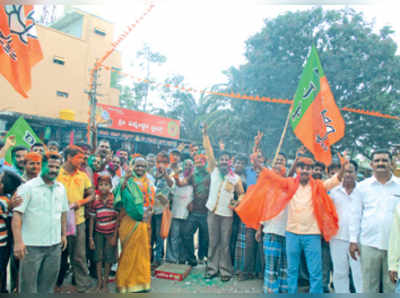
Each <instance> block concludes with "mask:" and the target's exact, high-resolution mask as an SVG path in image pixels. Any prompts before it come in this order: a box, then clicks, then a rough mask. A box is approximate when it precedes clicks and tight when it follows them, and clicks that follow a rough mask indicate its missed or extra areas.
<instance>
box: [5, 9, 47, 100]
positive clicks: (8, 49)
mask: <svg viewBox="0 0 400 298" xmlns="http://www.w3.org/2000/svg"><path fill="white" fill-rule="evenodd" d="M33 12H34V10H33V6H32V5H2V6H0V74H2V75H3V76H4V77H5V78H6V79H7V81H9V82H10V84H11V85H12V86H13V87H14V89H15V90H16V91H17V92H18V93H19V94H21V95H22V96H23V97H25V98H27V97H28V94H27V92H28V91H29V90H30V89H31V69H32V67H33V66H34V65H35V64H36V63H38V62H39V61H40V60H42V59H43V54H42V49H41V48H40V44H39V40H38V38H37V34H36V27H35V20H34V19H33Z"/></svg>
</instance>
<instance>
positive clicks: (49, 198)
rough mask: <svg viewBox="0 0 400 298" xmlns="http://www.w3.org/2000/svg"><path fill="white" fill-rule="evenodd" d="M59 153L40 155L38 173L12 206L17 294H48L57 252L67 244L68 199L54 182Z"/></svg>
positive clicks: (57, 261) (54, 277)
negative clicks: (17, 272) (15, 204)
mask: <svg viewBox="0 0 400 298" xmlns="http://www.w3.org/2000/svg"><path fill="white" fill-rule="evenodd" d="M60 167H61V156H59V155H58V154H55V153H49V154H47V155H46V156H45V157H44V160H43V169H42V173H41V176H39V177H36V178H34V179H32V180H30V181H28V182H27V183H25V184H23V185H22V186H21V187H20V188H19V189H18V191H17V194H18V195H19V196H21V197H22V199H23V203H22V204H21V205H20V206H19V207H17V208H15V209H14V215H13V219H12V231H13V234H14V254H15V256H16V258H18V259H19V260H21V263H20V281H19V284H20V292H21V293H40V294H48V293H52V292H53V289H54V286H55V284H56V281H57V276H58V272H59V270H60V262H61V251H62V250H64V249H65V248H66V246H67V238H66V237H67V236H66V230H67V220H66V218H67V211H68V208H69V207H68V199H67V193H66V191H65V188H64V186H63V185H62V184H61V183H60V182H57V181H55V180H56V178H57V176H58V173H59V170H60Z"/></svg>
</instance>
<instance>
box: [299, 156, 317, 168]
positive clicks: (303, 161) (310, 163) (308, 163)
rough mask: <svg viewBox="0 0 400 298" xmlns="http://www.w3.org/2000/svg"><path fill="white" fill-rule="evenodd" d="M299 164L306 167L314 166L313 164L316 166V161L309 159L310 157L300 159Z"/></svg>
mask: <svg viewBox="0 0 400 298" xmlns="http://www.w3.org/2000/svg"><path fill="white" fill-rule="evenodd" d="M297 163H298V164H299V163H303V164H305V165H310V166H312V165H313V164H314V161H313V160H312V159H311V158H309V157H300V158H299V161H298V162H297Z"/></svg>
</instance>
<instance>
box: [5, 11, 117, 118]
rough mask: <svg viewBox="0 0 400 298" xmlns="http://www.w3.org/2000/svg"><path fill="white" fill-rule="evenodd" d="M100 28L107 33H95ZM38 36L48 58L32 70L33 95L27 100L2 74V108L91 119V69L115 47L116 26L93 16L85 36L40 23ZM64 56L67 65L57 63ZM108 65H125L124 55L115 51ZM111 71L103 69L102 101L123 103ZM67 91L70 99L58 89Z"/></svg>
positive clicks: (87, 17)
mask: <svg viewBox="0 0 400 298" xmlns="http://www.w3.org/2000/svg"><path fill="white" fill-rule="evenodd" d="M95 27H98V28H100V29H102V30H104V31H105V32H106V36H100V35H98V34H95V33H94V28H95ZM37 31H38V37H39V41H40V44H41V47H42V51H43V56H44V59H43V60H42V61H40V62H39V63H38V64H37V65H36V66H35V67H34V68H33V70H32V89H31V90H30V91H29V93H28V94H29V95H30V97H29V98H28V99H24V98H23V97H22V96H21V95H19V94H18V93H17V92H16V91H14V89H13V88H12V86H11V85H10V84H9V83H8V81H6V80H5V79H4V77H2V76H1V75H0V98H1V100H0V111H13V112H19V113H25V114H33V115H38V116H45V117H52V118H59V113H60V111H61V110H64V109H69V110H73V111H74V112H75V121H80V122H87V120H88V113H89V100H88V95H87V94H86V93H85V90H88V89H89V71H90V69H91V68H92V67H93V65H94V63H95V61H96V59H100V58H101V57H102V56H103V55H104V54H105V52H106V51H107V50H108V49H110V48H111V42H112V41H113V39H114V36H113V34H114V25H113V24H110V23H108V22H106V21H104V20H102V19H99V18H97V17H94V16H91V15H85V16H84V22H83V34H82V39H79V38H75V37H72V36H70V35H67V34H65V33H63V32H60V31H57V30H55V29H53V28H49V27H44V26H40V25H37ZM55 56H57V57H61V58H63V59H64V61H65V64H64V65H59V64H55V63H53V58H54V57H55ZM105 64H106V65H108V66H113V67H117V68H120V67H121V55H120V53H118V52H114V53H113V54H112V55H111V56H110V57H109V58H108V59H107V60H106V62H105ZM110 75H111V74H110V71H106V70H102V71H100V72H99V77H100V79H99V81H98V83H99V84H100V85H101V86H100V87H98V93H99V94H101V95H102V96H101V97H100V96H98V97H97V99H98V102H99V103H104V104H109V105H115V106H118V105H119V91H118V90H117V89H114V88H110ZM57 91H61V92H67V93H68V94H69V96H68V98H64V97H60V96H57V94H56V92H57Z"/></svg>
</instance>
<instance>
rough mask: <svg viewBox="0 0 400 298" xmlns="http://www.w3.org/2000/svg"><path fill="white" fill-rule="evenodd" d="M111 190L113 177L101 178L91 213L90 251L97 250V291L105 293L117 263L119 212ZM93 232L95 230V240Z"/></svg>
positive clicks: (103, 176) (104, 176) (105, 176)
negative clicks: (112, 268)
mask: <svg viewBox="0 0 400 298" xmlns="http://www.w3.org/2000/svg"><path fill="white" fill-rule="evenodd" d="M111 189H112V179H111V176H109V175H101V176H99V178H98V191H99V194H98V195H96V198H95V200H94V201H93V203H92V207H91V211H90V226H89V235H90V236H89V245H90V249H92V250H95V257H94V259H95V262H96V270H97V289H98V290H99V291H101V290H102V291H104V292H108V286H107V283H108V276H109V274H110V269H111V265H112V264H113V263H115V262H116V244H117V231H118V212H117V211H116V210H115V209H114V206H113V203H114V196H113V194H112V193H111ZM95 222H96V224H95ZM93 230H95V233H94V239H93V237H92V235H93ZM103 263H104V275H103Z"/></svg>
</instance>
